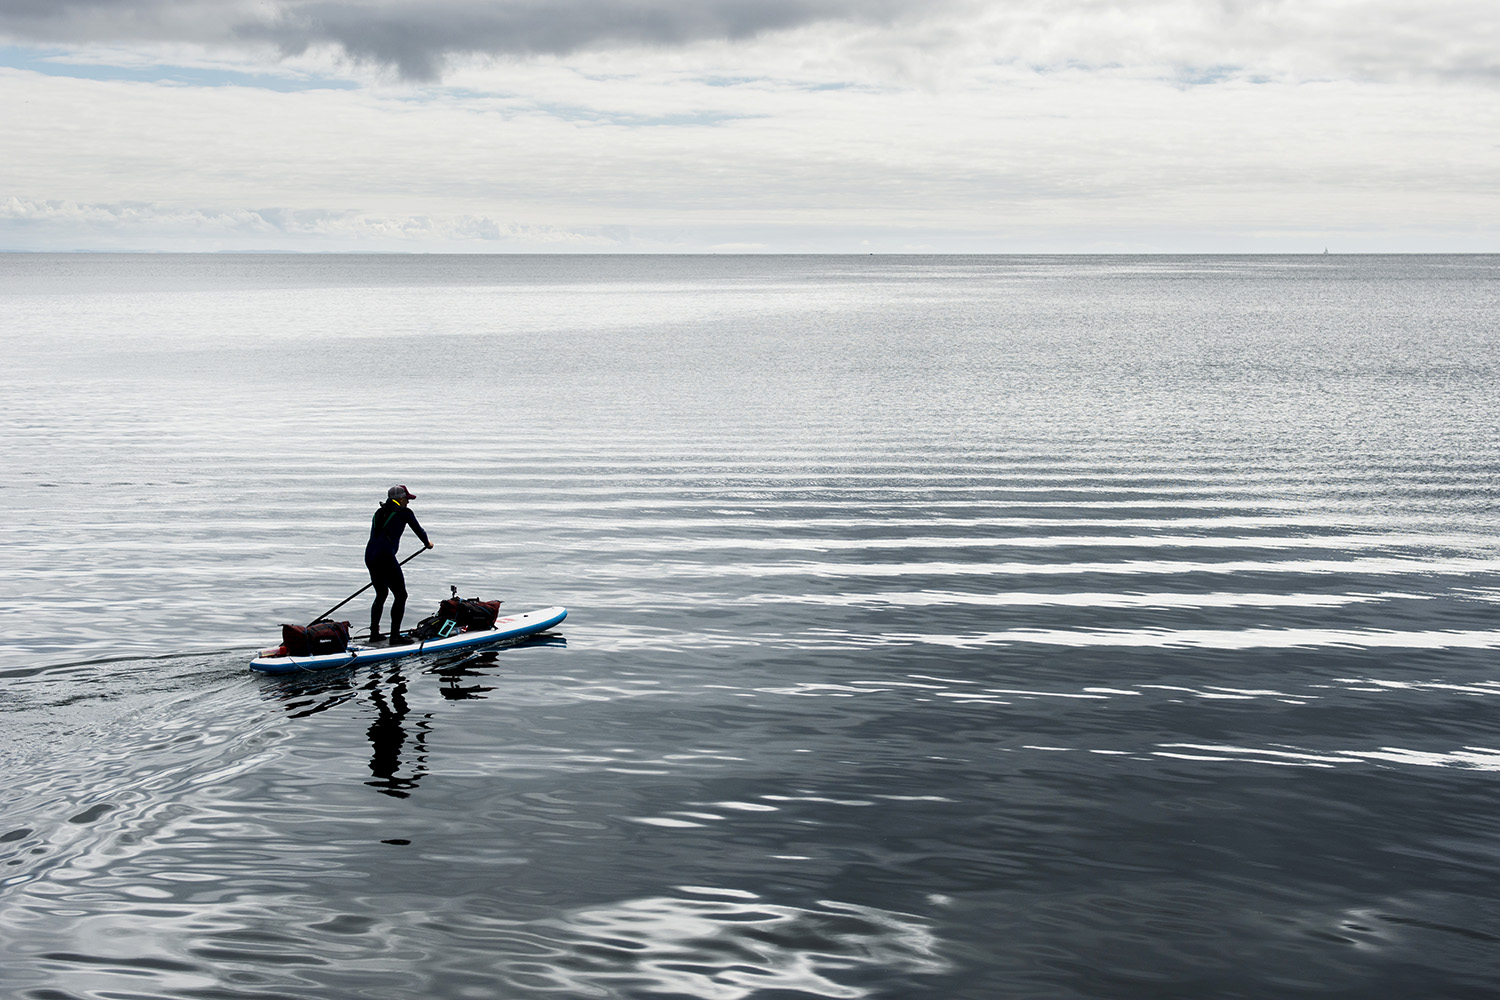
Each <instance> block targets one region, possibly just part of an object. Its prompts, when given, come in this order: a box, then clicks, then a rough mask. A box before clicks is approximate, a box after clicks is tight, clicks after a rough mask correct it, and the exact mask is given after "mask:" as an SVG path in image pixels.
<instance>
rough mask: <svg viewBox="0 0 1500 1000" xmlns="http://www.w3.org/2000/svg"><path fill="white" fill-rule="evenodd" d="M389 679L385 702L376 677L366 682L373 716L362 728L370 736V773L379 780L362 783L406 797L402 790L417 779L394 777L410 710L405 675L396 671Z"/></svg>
mask: <svg viewBox="0 0 1500 1000" xmlns="http://www.w3.org/2000/svg"><path fill="white" fill-rule="evenodd" d="M391 680H392V685H391V697H390V701H389V702H387V701H386V697H385V692H384V691H383V690H381V687H380V680H379V679H378V678H377V679H375V680H372V681H371V682H370V685H369V690H370V701H371V702H372V703H373V704H374V705H375V712H376V716H375V721H374V722H372V723H370V728H369V729H368V730H366V735H368V736H369V738H370V751H371V753H370V773H371V774H373V775H374V776H375V777H376V778H377V779H379V780H377V781H369V782H366V784H368V785H372V786H374V787H376V788H379V789H380V790H381V791H382V792H384V793H385V794H387V795H394V796H396V797H397V798H406V795H407V793H406V792H404V791H402V789H404V788H415V787H417V779H416V777H412V778H398V777H396V772H397V771H399V770H401V750H402V748H403V747H405V745H406V727H405V726H404V725H402V723H403V722H404V721H405V720H406V713H407V712H408V711H410V709H409V708H408V706H407V704H406V678H405V677H403V676H402V675H401V673H400V671H396V672H395V673H394V674H393V675H392V677H391Z"/></svg>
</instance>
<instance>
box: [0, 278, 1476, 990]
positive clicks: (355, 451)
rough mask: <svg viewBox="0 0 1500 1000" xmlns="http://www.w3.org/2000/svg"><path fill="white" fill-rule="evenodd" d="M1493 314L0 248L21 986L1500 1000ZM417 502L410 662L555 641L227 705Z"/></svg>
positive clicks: (1471, 300) (1171, 282) (1250, 298)
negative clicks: (464, 644) (461, 622)
mask: <svg viewBox="0 0 1500 1000" xmlns="http://www.w3.org/2000/svg"><path fill="white" fill-rule="evenodd" d="M1497 317H1500V257H1458V256H1454V257H1442V256H1440V257H1339V256H1316V257H1092V258H1091V257H1056V258H1040V257H908V258H900V257H607V256H606V257H524V256H518V257H449V256H430V257H401V256H328V257H324V256H101V255H74V256H43V255H35V256H33V255H8V256H0V346H3V359H0V503H3V505H4V511H5V512H4V515H3V527H0V543H3V549H0V552H3V556H0V615H3V618H0V621H3V623H4V624H3V627H0V766H3V775H4V781H3V787H0V996H3V997H5V998H6V1000H12V998H14V1000H82V998H90V1000H145V998H149V1000H251V998H274V1000H346V998H367V1000H467V998H473V1000H490V998H496V1000H539V998H551V1000H583V998H603V1000H624V998H630V1000H637V998H642V1000H644V998H698V1000H740V998H754V1000H793V998H822V997H828V998H862V997H869V998H888V1000H908V998H914V997H924V998H926V997H932V998H943V1000H950V998H955V1000H956V998H972V1000H995V998H1006V1000H1008V998H1047V1000H1063V998H1109V1000H1116V998H1118V1000H1137V998H1139V1000H1163V998H1167V1000H1173V998H1181V1000H1207V998H1231V997H1234V998H1252V1000H1258V998H1268V997H1275V998H1289V997H1320V998H1329V997H1332V998H1366V997H1369V998H1405V997H1411V998H1418V997H1421V998H1439V997H1441V998H1466V997H1474V998H1479V997H1484V998H1491V997H1494V996H1495V995H1496V994H1497V993H1500V673H1497V660H1500V628H1497V620H1496V612H1497V603H1500V543H1497V538H1496V534H1497V528H1500V503H1497V487H1500V479H1497V473H1500V454H1497V446H1500V328H1497V323H1500V320H1497ZM395 483H402V484H405V485H407V486H408V487H410V489H411V490H412V492H414V493H415V494H417V500H416V501H415V503H414V504H413V509H414V510H415V511H416V513H417V515H418V516H419V517H420V518H421V520H422V523H423V524H424V526H425V527H426V528H427V530H428V531H429V532H430V533H431V536H432V538H433V540H434V542H435V543H436V546H437V547H436V548H435V549H434V550H433V551H431V552H426V553H423V554H422V555H421V556H420V557H419V558H418V559H416V560H415V561H413V562H412V563H411V564H410V565H409V566H408V567H407V579H408V582H409V585H410V587H411V590H412V605H413V611H412V613H411V614H409V616H408V618H409V620H410V619H412V618H415V617H420V616H421V615H424V614H427V613H429V612H430V611H431V610H433V609H435V607H436V604H437V601H438V600H439V599H440V598H442V597H444V596H447V594H448V593H449V588H450V587H457V589H458V590H459V592H460V593H461V594H463V595H465V596H475V597H481V598H493V597H499V598H503V599H504V600H505V601H506V608H507V610H516V611H521V610H529V609H533V608H540V607H545V606H548V605H553V604H561V605H565V606H566V607H568V609H569V611H570V615H569V618H568V620H567V621H566V622H565V623H564V625H563V626H562V627H561V628H559V629H558V630H557V632H556V633H555V634H554V635H552V636H550V637H548V638H545V639H543V640H541V641H533V642H530V643H525V644H521V645H516V646H512V647H508V648H502V649H499V650H496V651H493V652H490V653H488V654H484V655H481V656H477V657H468V658H460V657H449V658H447V659H444V658H439V657H427V658H424V659H414V660H411V661H409V662H402V663H398V664H395V665H389V664H388V665H382V666H379V667H368V668H364V669H359V670H344V671H333V672H329V673H325V674H310V675H306V676H297V677H293V678H292V679H290V680H278V679H273V678H267V677H264V676H261V675H258V674H253V673H251V672H250V671H249V670H248V669H247V663H248V661H249V659H250V657H251V656H252V655H253V654H254V652H255V651H256V650H257V649H258V648H260V647H262V646H266V645H272V644H274V643H275V641H277V635H278V626H279V624H280V623H282V622H299V621H307V620H309V619H311V618H312V617H313V616H315V615H317V614H318V613H320V612H322V611H324V610H326V609H327V608H328V607H329V606H330V605H332V604H334V603H335V602H336V601H338V600H339V599H340V598H342V597H344V596H346V595H347V594H349V593H350V592H352V591H353V590H354V589H355V588H357V587H358V586H360V585H361V584H362V583H364V582H365V579H366V578H365V576H364V571H363V565H362V562H361V553H362V549H363V544H364V541H365V537H366V533H367V531H368V524H369V517H370V514H371V512H372V511H373V509H374V507H375V506H376V504H377V503H378V502H379V501H380V500H381V498H383V497H384V495H385V491H386V488H387V487H388V486H390V485H392V484H395ZM415 550H416V549H415V543H414V542H413V541H412V540H410V538H409V536H408V541H407V542H406V545H405V547H404V550H403V555H404V554H407V553H410V552H413V551H415ZM366 596H367V595H366ZM367 609H368V604H367V601H366V597H364V596H362V597H360V598H359V599H357V600H356V601H355V602H353V603H352V604H350V605H348V606H347V607H346V608H345V609H344V610H343V611H341V612H340V614H339V616H338V617H348V618H349V619H350V620H352V621H353V622H354V623H355V625H356V627H359V626H363V625H364V624H366V623H367V621H368V617H367V616H368V610H367Z"/></svg>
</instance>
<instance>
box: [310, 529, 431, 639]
mask: <svg viewBox="0 0 1500 1000" xmlns="http://www.w3.org/2000/svg"><path fill="white" fill-rule="evenodd" d="M426 551H427V549H426V548H425V547H424V548H420V549H418V550H417V551H415V552H413V553H412V554H411V555H409V556H407V557H406V558H405V559H403V560H401V561H400V562H399V563H397V564H396V565H398V566H405V565H406V564H407V563H409V562H411V561H412V560H413V559H415V558H417V556H419V555H421V554H422V553H423V552H426ZM373 586H375V581H374V580H371V581H370V582H369V583H367V584H365V585H364V586H363V587H360V588H359V589H358V590H356V591H355V592H354V593H352V594H350V595H349V596H348V597H346V598H344V599H343V600H342V601H339V602H338V603H337V604H335V605H334V606H333V607H331V608H329V609H328V610H327V611H325V612H323V613H322V614H321V615H319V616H318V617H317V618H314V619H313V621H318V620H319V619H322V618H327V617H328V616H329V615H331V614H333V613H334V612H335V611H337V610H338V609H339V608H342V607H343V606H344V605H346V604H348V603H349V602H350V601H352V600H354V599H355V598H356V597H358V596H359V595H360V594H363V593H364V592H365V591H367V590H369V589H370V588H371V587H373Z"/></svg>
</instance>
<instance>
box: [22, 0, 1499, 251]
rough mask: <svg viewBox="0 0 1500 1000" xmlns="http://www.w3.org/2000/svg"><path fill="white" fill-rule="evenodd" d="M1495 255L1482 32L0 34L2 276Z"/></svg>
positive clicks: (1328, 14) (459, 9) (1335, 22)
mask: <svg viewBox="0 0 1500 1000" xmlns="http://www.w3.org/2000/svg"><path fill="white" fill-rule="evenodd" d="M1324 249H1328V250H1329V251H1331V252H1333V253H1371V252H1420V253H1435V252H1500V3H1496V0H0V250H7V251H47V250H94V251H107V250H132V251H309V252H323V251H372V252H415V253H423V252H480V253H513V252H526V253H533V252H542V253H553V252H585V253H601V252H602V253H1321V252H1322V251H1323V250H1324Z"/></svg>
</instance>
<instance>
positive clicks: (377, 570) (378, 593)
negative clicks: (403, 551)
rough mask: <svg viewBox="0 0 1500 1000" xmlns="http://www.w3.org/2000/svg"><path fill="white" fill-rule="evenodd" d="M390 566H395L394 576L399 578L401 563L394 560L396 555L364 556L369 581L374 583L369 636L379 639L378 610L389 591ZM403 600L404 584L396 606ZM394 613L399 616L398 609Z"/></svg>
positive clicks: (382, 607) (379, 610) (404, 598)
mask: <svg viewBox="0 0 1500 1000" xmlns="http://www.w3.org/2000/svg"><path fill="white" fill-rule="evenodd" d="M388 563H389V565H387V564H388ZM391 566H395V568H396V576H397V578H398V579H399V578H400V576H401V565H400V563H397V562H396V557H395V556H391V557H390V558H389V559H382V558H379V557H376V558H374V559H370V558H366V559H365V568H366V569H368V570H369V571H370V582H371V583H373V584H374V585H375V602H374V603H373V604H371V605H370V638H371V639H379V638H381V635H380V612H381V611H383V610H384V609H385V598H386V595H387V594H389V593H390V592H391V584H390V577H391ZM405 600H406V586H405V585H404V584H403V585H402V587H401V597H400V598H398V602H397V604H396V607H400V606H401V604H404V603H405ZM396 615H397V617H400V612H399V611H398V612H397V613H396ZM392 631H395V630H394V629H392Z"/></svg>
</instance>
